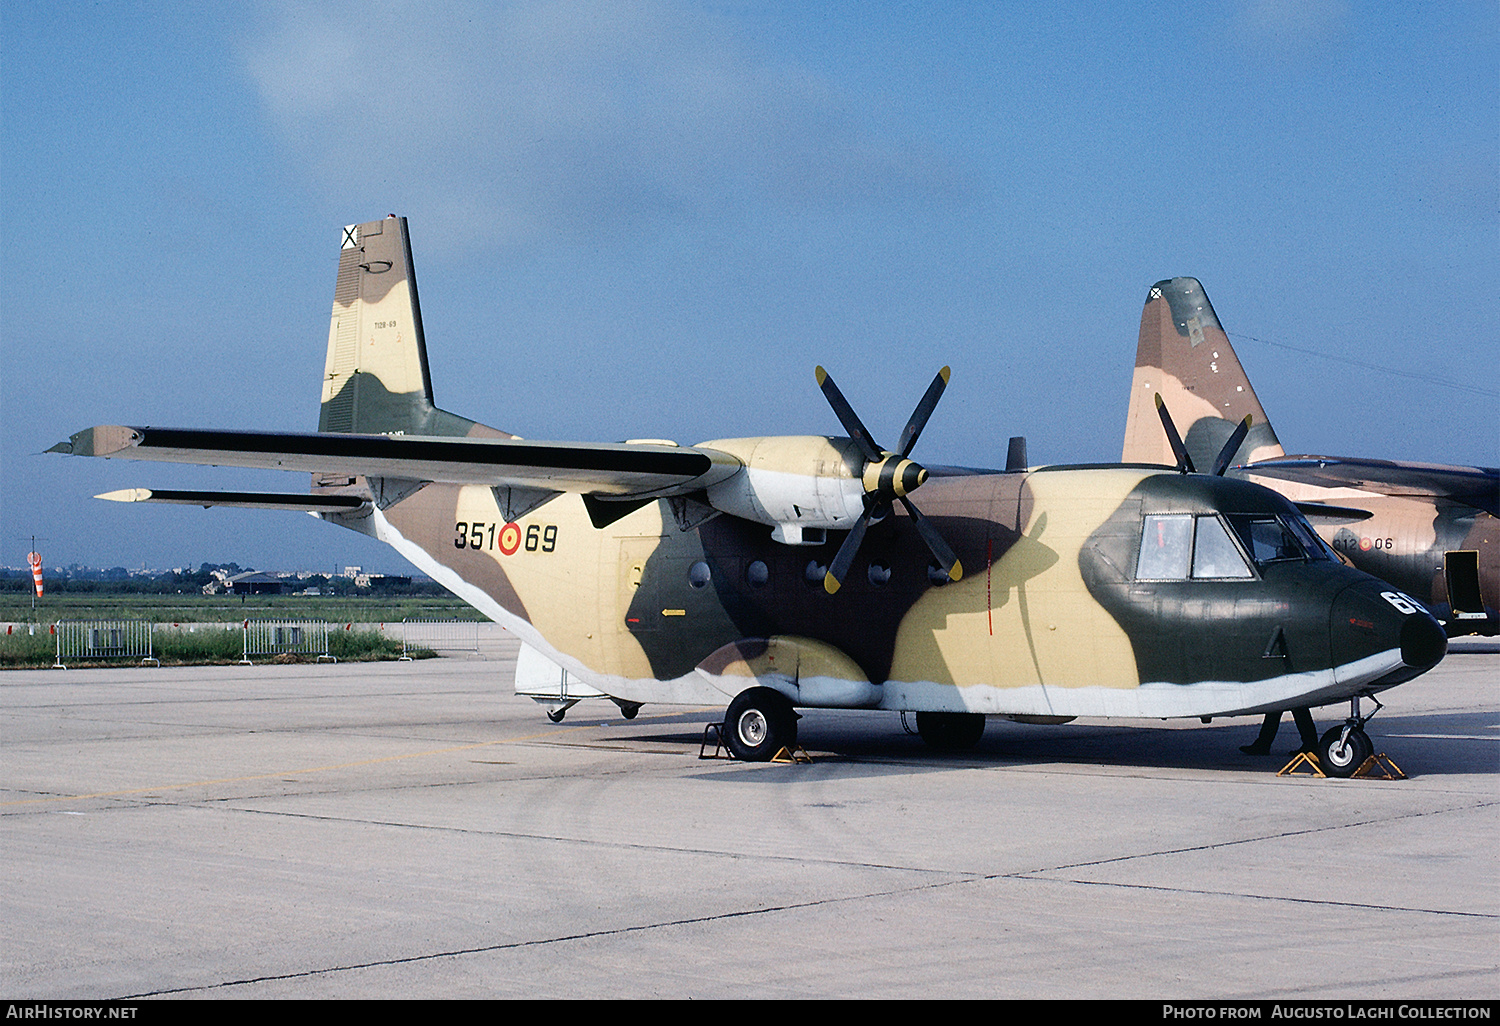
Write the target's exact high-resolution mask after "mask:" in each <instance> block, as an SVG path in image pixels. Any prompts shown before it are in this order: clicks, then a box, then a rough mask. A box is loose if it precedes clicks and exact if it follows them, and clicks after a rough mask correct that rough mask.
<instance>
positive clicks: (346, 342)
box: [318, 215, 500, 437]
mask: <svg viewBox="0 0 1500 1026" xmlns="http://www.w3.org/2000/svg"><path fill="white" fill-rule="evenodd" d="M318 430H319V431H327V432H335V433H341V434H349V433H355V434H407V435H442V436H450V437H451V436H466V435H470V434H492V433H495V434H499V433H500V432H493V429H487V428H483V427H481V426H480V425H478V424H476V423H475V422H474V421H471V420H466V419H465V418H463V417H459V416H455V415H454V414H451V413H447V412H445V411H443V410H440V409H438V408H437V407H436V406H435V405H433V401H432V378H431V376H430V374H429V372H428V369H427V345H426V341H425V340H424V338H423V336H422V309H421V305H420V304H419V302H418V300H417V280H416V275H415V272H414V271H413V267H412V259H411V241H410V238H409V237H408V235H407V227H406V218H404V217H395V216H394V215H393V216H391V217H387V218H385V219H384V220H381V221H371V222H368V223H366V224H357V225H348V226H346V227H345V228H344V230H343V243H342V247H341V249H340V251H339V274H338V282H337V284H336V285H335V286H334V292H333V316H332V319H331V321H330V324H329V329H328V359H327V363H326V365H325V367H324V372H323V398H322V408H321V411H320V413H319V416H318Z"/></svg>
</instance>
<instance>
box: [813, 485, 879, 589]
mask: <svg viewBox="0 0 1500 1026" xmlns="http://www.w3.org/2000/svg"><path fill="white" fill-rule="evenodd" d="M873 512H874V507H873V506H872V507H871V508H870V509H867V510H865V511H864V512H863V513H861V514H860V515H859V519H858V520H856V521H855V522H854V526H853V527H852V528H850V530H849V537H847V538H845V539H844V544H842V545H840V546H839V551H838V555H836V556H834V557H833V562H832V563H830V564H828V572H827V573H826V574H824V575H823V590H824V591H826V592H828V594H830V595H832V594H834V593H835V592H837V591H838V590H839V587H840V586H841V585H842V584H843V583H844V576H845V575H846V574H847V573H848V572H849V567H850V566H852V565H853V564H854V557H855V555H856V554H858V552H859V546H860V543H861V542H863V541H864V540H865V530H866V529H867V528H868V527H869V526H870V520H871V516H870V514H871V513H873Z"/></svg>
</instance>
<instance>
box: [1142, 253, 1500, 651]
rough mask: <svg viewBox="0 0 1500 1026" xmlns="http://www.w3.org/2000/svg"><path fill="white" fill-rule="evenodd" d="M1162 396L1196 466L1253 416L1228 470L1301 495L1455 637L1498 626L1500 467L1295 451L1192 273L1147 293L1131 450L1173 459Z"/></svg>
mask: <svg viewBox="0 0 1500 1026" xmlns="http://www.w3.org/2000/svg"><path fill="white" fill-rule="evenodd" d="M1158 395H1159V396H1161V397H1162V399H1163V400H1164V401H1165V404H1166V407H1167V408H1168V410H1170V413H1171V416H1172V418H1173V419H1174V420H1175V421H1176V422H1177V423H1178V424H1186V425H1187V433H1186V436H1185V437H1184V438H1183V439H1182V440H1183V444H1184V446H1185V448H1186V449H1187V452H1188V458H1189V459H1190V460H1191V461H1192V463H1193V465H1196V466H1207V464H1208V461H1209V460H1210V459H1212V458H1213V454H1214V453H1216V452H1219V451H1220V449H1221V448H1222V447H1223V446H1225V444H1226V442H1227V439H1228V437H1229V435H1230V434H1231V432H1232V431H1233V430H1234V429H1235V425H1236V423H1238V422H1240V421H1242V420H1243V418H1245V417H1246V416H1249V417H1250V418H1251V419H1252V425H1251V427H1250V431H1249V434H1248V435H1247V436H1245V438H1244V441H1243V444H1241V445H1239V446H1238V448H1237V449H1236V451H1235V452H1232V453H1228V454H1227V456H1228V458H1227V462H1228V463H1229V464H1231V465H1230V466H1229V467H1228V469H1227V473H1228V475H1229V476H1231V477H1236V478H1240V479H1243V480H1249V481H1255V482H1257V483H1259V484H1263V485H1266V486H1267V487H1269V488H1273V489H1275V490H1276V491H1278V492H1280V493H1281V494H1282V495H1285V496H1286V497H1287V498H1289V499H1291V500H1292V501H1293V502H1295V503H1296V504H1297V508H1298V509H1300V510H1301V511H1302V512H1303V513H1304V514H1305V515H1306V516H1307V518H1308V520H1310V521H1311V522H1312V524H1313V526H1314V528H1315V529H1316V530H1317V531H1318V533H1319V534H1320V535H1321V536H1322V537H1323V538H1324V539H1325V540H1326V541H1327V542H1328V544H1329V545H1331V546H1333V548H1334V549H1335V550H1337V551H1338V552H1339V553H1341V554H1343V556H1344V557H1345V558H1346V559H1347V560H1348V561H1349V562H1350V563H1352V564H1353V565H1354V566H1356V567H1358V568H1359V569H1361V570H1363V571H1365V572H1366V573H1369V574H1373V575H1374V576H1376V577H1379V578H1380V579H1382V580H1384V581H1386V582H1387V583H1389V584H1393V585H1395V586H1396V588H1398V589H1400V590H1401V591H1402V592H1405V593H1406V594H1409V595H1415V596H1417V597H1418V598H1420V599H1421V600H1422V602H1423V604H1425V605H1426V606H1427V607H1428V608H1429V609H1430V610H1431V611H1432V612H1433V614H1434V615H1436V616H1437V618H1438V619H1439V620H1440V621H1441V622H1442V623H1443V624H1444V626H1445V628H1446V630H1447V632H1448V635H1449V636H1450V637H1457V636H1458V635H1461V634H1494V633H1495V632H1496V628H1497V625H1500V619H1497V616H1496V606H1497V605H1500V521H1497V520H1496V517H1497V516H1500V470H1497V469H1496V468H1495V467H1453V466H1440V465H1437V464H1430V463H1397V462H1392V461H1389V460H1372V459H1350V458H1347V457H1332V456H1287V455H1286V454H1285V452H1284V451H1283V450H1282V448H1281V443H1280V442H1279V441H1278V440H1277V438H1276V432H1275V431H1274V430H1272V428H1271V422H1270V421H1269V420H1268V419H1267V418H1266V414H1265V411H1264V410H1263V409H1261V405H1260V401H1259V400H1258V399H1257V398H1256V397H1255V390H1254V389H1253V388H1251V387H1250V379H1249V377H1248V376H1247V375H1246V374H1245V370H1244V368H1243V367H1242V366H1241V365H1240V361H1239V358H1238V357H1237V356H1235V352H1234V347H1233V346H1231V345H1230V344H1229V338H1228V336H1227V335H1226V334H1225V333H1224V329H1223V328H1222V327H1221V326H1220V324H1219V319H1218V316H1217V315H1216V314H1215V313H1214V308H1213V306H1212V305H1210V304H1209V301H1208V296H1207V295H1205V294H1204V292H1203V286H1202V285H1200V284H1199V283H1198V282H1197V280H1195V279H1193V278H1173V279H1171V280H1170V281H1159V282H1157V283H1156V284H1155V285H1153V286H1151V291H1150V293H1149V294H1148V295H1147V297H1146V306H1145V309H1144V310H1143V311H1142V312H1141V333H1140V341H1139V344H1138V346H1137V348H1136V356H1135V379H1134V381H1133V382H1132V390H1131V398H1130V410H1129V413H1128V415H1127V418H1126V424H1125V449H1124V457H1123V458H1124V459H1126V460H1129V461H1146V462H1160V461H1162V460H1165V461H1166V462H1168V463H1171V462H1173V461H1174V455H1173V454H1172V451H1171V448H1170V444H1169V442H1168V440H1167V438H1166V436H1165V435H1164V434H1163V432H1162V425H1161V423H1160V422H1159V420H1158V415H1157V414H1158V411H1157V410H1156V408H1155V402H1156V397H1157V396H1158ZM1236 464H1237V465H1236ZM1216 472H1224V470H1223V468H1216Z"/></svg>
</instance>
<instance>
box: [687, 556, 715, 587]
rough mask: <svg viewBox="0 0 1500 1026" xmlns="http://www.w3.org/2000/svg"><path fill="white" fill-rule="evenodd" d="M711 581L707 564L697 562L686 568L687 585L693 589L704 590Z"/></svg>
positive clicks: (711, 574)
mask: <svg viewBox="0 0 1500 1026" xmlns="http://www.w3.org/2000/svg"><path fill="white" fill-rule="evenodd" d="M711 580H713V572H712V571H711V570H709V568H708V564H707V563H705V562H703V560H701V559H700V560H698V562H696V563H694V564H693V565H692V566H690V567H688V585H689V586H690V587H693V588H706V587H708V582H709V581H711Z"/></svg>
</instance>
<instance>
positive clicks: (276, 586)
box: [224, 570, 286, 595]
mask: <svg viewBox="0 0 1500 1026" xmlns="http://www.w3.org/2000/svg"><path fill="white" fill-rule="evenodd" d="M224 585H225V590H227V591H228V592H229V593H230V594H232V595H280V594H281V593H282V592H284V591H286V582H285V581H283V580H282V579H281V578H280V577H276V576H274V575H272V574H264V573H261V572H260V571H258V570H251V571H249V572H247V573H243V574H235V575H234V576H233V577H231V578H229V580H227V581H225V582H224Z"/></svg>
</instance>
